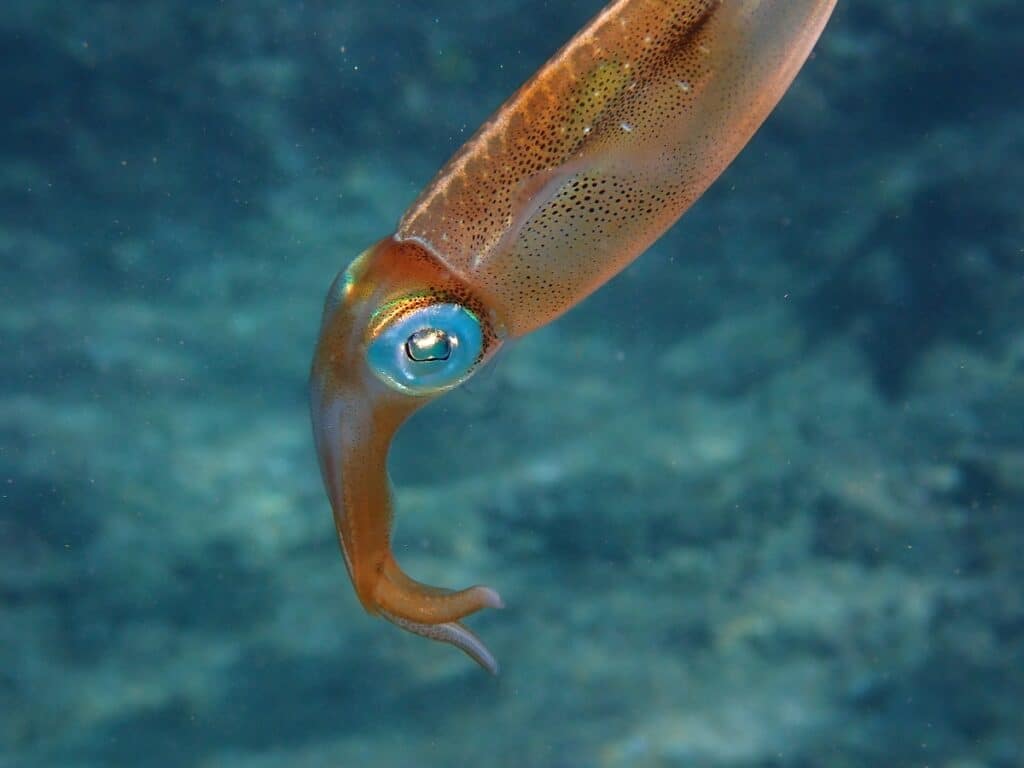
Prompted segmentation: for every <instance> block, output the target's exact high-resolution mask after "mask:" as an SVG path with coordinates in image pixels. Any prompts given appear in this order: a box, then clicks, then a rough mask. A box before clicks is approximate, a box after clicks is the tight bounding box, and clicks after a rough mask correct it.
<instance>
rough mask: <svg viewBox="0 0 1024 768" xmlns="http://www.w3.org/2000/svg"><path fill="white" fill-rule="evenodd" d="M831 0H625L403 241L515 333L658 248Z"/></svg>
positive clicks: (490, 137)
mask: <svg viewBox="0 0 1024 768" xmlns="http://www.w3.org/2000/svg"><path fill="white" fill-rule="evenodd" d="M834 4H835V0H689V1H687V2H664V1H661V0H620V1H619V2H616V3H612V4H611V5H610V6H609V7H608V8H607V9H606V10H605V11H603V12H602V13H601V14H599V15H598V16H597V17H596V18H595V19H594V20H593V21H592V22H591V23H590V24H589V25H588V26H587V27H585V28H584V29H583V30H582V31H581V32H580V33H579V34H577V35H576V37H575V38H573V40H571V41H570V42H569V43H568V44H567V45H566V46H565V47H564V48H563V49H562V50H561V51H560V52H559V53H558V54H556V55H555V57H554V58H552V59H551V60H550V61H549V62H548V63H547V64H546V65H545V66H544V67H543V68H542V69H541V70H540V71H539V72H538V73H537V74H536V75H535V76H534V77H533V78H532V79H531V80H530V81H529V82H528V83H527V84H526V85H524V86H523V87H522V88H521V89H520V90H519V91H518V92H517V93H516V94H515V95H514V96H513V97H512V98H511V99H510V100H509V101H508V102H507V103H506V104H505V105H504V106H503V107H502V108H501V109H500V110H499V111H498V112H497V113H496V114H495V115H494V116H493V117H492V118H491V119H490V120H489V121H488V122H487V123H486V124H485V125H484V126H483V127H482V128H481V129H480V131H479V132H478V133H477V134H476V135H475V136H474V137H473V138H472V139H470V140H469V142H467V143H466V145H465V146H464V147H463V148H462V150H461V151H460V152H459V153H458V154H456V155H455V157H454V158H452V160H451V161H450V162H449V163H448V164H447V165H446V166H445V168H444V169H443V170H442V171H441V172H440V174H439V175H438V176H437V178H436V179H435V180H434V181H433V182H432V183H431V184H430V186H429V187H428V188H427V189H426V190H425V191H424V193H423V194H422V195H421V196H420V198H419V200H417V201H416V203H415V204H414V205H413V206H412V207H411V208H410V209H409V211H408V212H407V213H406V215H405V217H404V218H403V219H402V221H401V224H400V226H399V228H398V237H399V238H401V239H414V240H417V241H419V242H421V243H423V244H424V245H425V246H426V247H428V248H429V249H430V250H432V251H433V252H435V253H436V254H437V255H438V256H439V257H440V258H441V260H442V261H444V263H446V264H447V265H448V266H449V267H450V268H451V269H452V270H453V271H454V272H456V273H458V274H460V275H462V276H463V277H464V278H465V279H466V280H467V281H468V282H469V283H471V284H472V285H474V286H476V287H477V288H478V289H479V290H481V291H484V292H486V293H487V294H488V295H489V297H490V299H491V301H492V302H493V303H494V305H495V307H496V308H497V310H498V312H499V313H500V314H501V315H502V316H503V317H504V319H505V322H506V324H507V326H508V329H509V331H510V332H511V334H512V335H514V336H519V335H522V334H524V333H528V332H529V331H531V330H534V329H535V328H537V327H539V326H542V325H544V324H545V323H548V322H550V321H551V320H552V319H554V318H555V317H557V316H558V315H560V314H562V313H563V312H565V311H566V310H567V309H569V308H570V307H571V306H573V305H574V304H576V303H577V302H578V301H580V300H581V299H583V298H585V297H586V296H587V295H589V294H590V293H591V292H592V291H594V290H595V289H596V288H598V287H599V286H600V285H602V284H603V283H604V282H605V281H607V280H608V279H609V278H610V277H612V276H613V275H615V274H616V273H617V272H619V271H620V270H621V269H623V267H625V266H626V265H627V264H629V263H630V262H631V261H632V260H633V259H635V258H636V257H637V256H638V255H639V254H640V253H642V252H643V251H644V250H645V249H646V248H647V247H648V246H649V245H650V244H651V243H652V242H654V241H655V240H656V239H657V238H658V237H659V236H660V235H661V234H662V233H663V232H664V231H665V230H666V229H667V228H668V227H669V226H670V225H671V224H672V223H673V222H674V221H675V220H676V219H677V218H679V216H680V215H681V214H682V213H683V212H684V211H685V210H686V209H687V208H688V207H689V206H690V205H691V204H692V203H693V202H694V201H695V200H696V199H697V198H698V197H699V196H700V195H701V193H703V192H704V190H705V189H706V188H707V187H708V185H709V184H710V183H711V182H712V181H714V179H715V178H716V177H717V176H718V175H719V174H720V173H721V172H722V170H723V169H724V168H725V167H726V165H728V164H729V163H730V162H731V161H732V159H733V158H734V157H735V156H736V154H737V153H738V152H739V151H740V149H742V147H743V145H744V144H746V143H747V141H748V140H749V139H750V137H751V136H752V135H753V134H754V132H755V131H756V130H757V128H758V127H759V126H760V125H761V123H762V122H763V121H764V119H765V118H766V117H767V116H768V113H769V112H770V111H771V109H772V108H773V107H774V106H775V104H776V103H777V102H778V100H779V99H780V98H781V97H782V94H783V93H784V92H785V90H786V89H787V88H788V87H789V84H790V83H791V82H792V80H793V78H794V77H795V76H796V73H797V71H798V70H799V68H800V66H801V65H802V64H803V62H804V60H805V59H806V58H807V55H808V53H809V52H810V49H811V47H812V46H813V44H814V42H815V41H816V40H817V39H818V36H819V34H820V33H821V30H822V28H823V27H824V25H825V22H826V21H827V20H828V17H829V15H830V14H831V12H832V8H833V6H834Z"/></svg>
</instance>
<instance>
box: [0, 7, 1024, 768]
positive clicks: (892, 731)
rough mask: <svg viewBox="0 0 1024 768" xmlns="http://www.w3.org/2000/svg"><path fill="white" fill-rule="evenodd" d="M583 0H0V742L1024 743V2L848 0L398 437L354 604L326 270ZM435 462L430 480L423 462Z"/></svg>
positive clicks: (1011, 746)
mask: <svg viewBox="0 0 1024 768" xmlns="http://www.w3.org/2000/svg"><path fill="white" fill-rule="evenodd" d="M599 6H600V1H599V0H597V1H589V0H588V1H587V2H584V1H583V0H574V1H572V2H558V3H548V2H540V0H494V1H493V2H489V3H478V2H472V1H471V0H448V1H447V2H440V1H438V2H429V3H428V2H423V3H417V4H411V3H408V4H399V3H370V2H366V0H363V2H356V1H355V0H350V1H348V2H343V1H340V0H339V1H337V2H335V1H333V0H332V1H331V2H327V1H326V0H325V1H323V2H307V3H281V2H270V0H247V1H246V2H242V0H232V1H229V2H219V3H213V2H199V3H177V2H171V0H145V1H143V2H135V3H127V2H111V1H101V0H97V2H93V3H88V4H86V3H69V2H62V1H59V0H23V1H22V2H18V3H9V4H8V5H7V6H6V7H5V8H4V9H3V10H2V11H0V61H2V62H3V72H4V74H3V94H4V99H3V101H4V107H5V108H4V113H5V116H4V119H3V120H2V121H0V263H2V271H0V372H2V375H0V766H3V767H4V768H7V767H8V766H11V767H12V768H13V767H15V766H17V767H18V768H21V767H22V766H90V767H91V766H113V765H116V766H122V765H123V766H160V767H161V768H162V767H164V766H175V767H177V766H258V767H261V768H262V767H264V766H267V767H269V766H290V767H294V766H298V767H302V766H338V767H340V768H348V767H349V766H367V767H368V768H370V767H373V768H377V767H384V766H401V767H405V766H422V767H428V766H463V765H465V766H469V765H474V766H495V767H496V768H502V767H505V766H507V767H509V768H513V767H514V768H520V767H521V766H543V767H547V766H551V767H558V768H575V767H576V766H640V767H642V768H647V767H649V766H650V767H654V766H657V767H658V768H661V767H663V766H672V767H673V768H675V767H676V766H687V767H690V766H693V767H696V768H702V767H704V766H707V767H710V768H741V767H742V768H755V767H756V768H818V767H819V766H829V767H831V766H835V767H841V768H852V767H853V766H857V767H860V766H865V767H868V766H870V767H872V768H874V767H876V766H884V767H885V768H903V767H904V766H906V767H907V768H910V767H911V766H913V767H915V768H917V767H920V768H924V767H925V766H928V767H929V768H1019V767H1020V766H1024V736H1022V734H1024V710H1022V708H1021V706H1020V702H1021V701H1022V700H1024V557H1022V553H1024V517H1022V512H1024V231H1022V230H1024V227H1022V216H1021V211H1022V210H1024V183H1022V179H1024V176H1022V174H1021V168H1022V167H1024V98H1022V90H1021V88H1020V83H1019V78H1018V77H1017V76H1016V74H1014V73H1015V72H1016V70H1017V69H1018V66H1019V58H1020V44H1021V39H1022V37H1021V34H1022V33H1021V30H1022V29H1024V7H1022V6H1021V5H1020V4H1019V3H1016V2H1013V0H984V1H982V0H975V2H971V3H964V2H961V1H960V0H956V1H954V0H934V2H928V3H923V2H916V1H915V0H902V1H899V0H897V2H892V1H891V0H857V2H846V1H844V0H840V7H839V9H838V10H837V12H836V14H835V17H834V18H833V20H832V22H831V23H830V25H829V28H828V29H827V30H826V32H825V35H824V37H823V39H822V41H821V43H820V45H819V46H818V49H817V53H816V55H815V57H814V58H813V59H812V60H811V61H810V62H809V64H808V65H807V67H806V68H805V70H804V71H803V73H802V74H801V76H800V78H799V79H798V81H797V83H796V84H795V86H794V87H793V89H792V90H791V92H790V93H789V94H788V95H787V97H786V99H785V100H784V101H783V103H782V104H781V105H780V107H779V109H778V110H777V111H776V112H775V113H774V114H773V116H772V118H771V119H770V120H769V122H768V123H767V124H766V125H765V127H764V129H763V130H762V131H761V132H760V133H759V134H758V135H757V137H756V138H755V139H754V141H753V142H752V143H751V144H750V145H749V146H748V148H747V149H746V150H745V152H744V153H743V154H742V155H741V156H740V158H739V159H738V160H737V161H736V163H735V164H734V165H733V166H732V167H731V168H730V169H729V170H728V171H727V172H726V174H725V176H724V177H723V178H722V179H721V180H720V181H719V182H718V183H717V184H716V185H715V186H714V187H713V188H712V190H711V191H710V192H709V193H708V194H707V195H706V196H705V197H704V199H703V200H702V201H701V202H700V203H699V204H698V205H697V206H696V207H695V208H694V209H693V210H692V211H691V212H690V213H689V214H687V216H686V217H685V218H684V219H683V221H682V222H681V223H680V224H679V225H677V226H676V227H675V228H674V229H673V230H672V231H671V232H670V233H669V234H668V235H667V236H666V237H665V238H663V239H662V240H661V241H659V242H658V244H657V245H656V246H655V247H653V248H652V249H651V250H650V252H648V253H647V254H646V255H645V256H644V257H642V258H641V259H640V260H639V261H637V262H636V263H635V264H634V265H633V266H632V267H630V268H629V269H628V270H627V271H626V272H625V273H624V274H622V275H621V276H620V277H618V278H617V279H615V280H614V281H612V282H611V283H609V284H608V285H607V286H605V287H604V288H603V289H602V290H601V291H600V292H598V294H596V295H595V296H594V297H592V298H591V299H589V300H588V301H587V302H585V303H584V304H582V305H581V306H580V307H578V308H577V309H575V310H573V311H572V312H571V313H570V314H569V315H567V316H566V317H564V318H563V319H561V320H559V321H558V322H556V323H555V324H553V325H550V326H548V327H546V328H544V329H542V330H540V331H538V332H537V333H536V334H534V335H532V336H530V337H528V338H526V339H524V340H522V341H520V342H518V343H516V344H514V345H512V346H511V348H510V349H507V350H505V351H504V352H503V354H502V355H501V357H500V359H499V360H497V362H496V365H495V366H494V367H493V370H491V371H489V372H488V373H485V374H484V375H482V376H481V377H479V378H477V379H474V380H472V381H471V382H470V383H469V384H468V385H467V386H466V387H465V388H463V389H462V390H459V391H457V392H455V393H453V394H451V395H449V396H447V397H445V398H444V399H443V400H441V401H439V402H437V403H435V404H433V405H432V406H431V407H430V408H428V409H427V410H425V411H424V412H422V413H421V414H418V415H417V416H416V417H415V418H414V420H413V422H412V423H410V424H409V425H408V426H407V427H406V428H405V429H404V430H403V431H402V433H401V434H400V435H399V439H398V440H397V442H396V444H395V448H394V451H393V455H392V463H391V471H392V475H393V478H394V480H395V483H396V487H397V489H398V497H397V509H398V529H397V540H396V549H397V552H398V555H399V557H400V559H401V561H402V563H403V565H404V566H405V567H406V568H407V569H408V570H409V571H410V572H411V573H413V574H415V575H416V576H417V577H419V578H422V579H423V580H425V581H427V582H429V583H433V584H444V585H451V586H463V585H467V584H471V583H475V582H477V581H482V582H484V583H488V584H493V585H494V586H495V587H497V588H499V589H500V590H501V592H502V595H503V597H504V598H505V601H506V603H507V604H508V607H507V608H506V609H505V610H504V611H501V612H489V613H488V614H486V615H481V616H480V617H479V618H474V619H471V622H470V623H472V625H473V627H474V628H475V629H477V630H479V632H480V633H481V635H482V636H484V637H485V638H486V640H487V642H488V644H489V645H490V646H491V648H492V649H493V650H494V651H495V653H496V655H497V656H498V658H499V659H500V660H501V662H502V667H503V669H502V674H501V676H500V677H498V678H497V679H493V678H490V677H488V676H487V675H486V674H484V673H482V672H481V671H480V670H479V669H477V668H476V667H475V666H474V665H473V664H472V663H471V662H469V661H468V660H466V659H465V657H463V656H462V655H461V654H458V653H457V652H455V651H453V650H452V649H450V648H446V647H443V646H440V645H436V644H433V643H428V642H426V641H424V640H421V639H419V638H415V637H413V636H411V635H407V634H405V633H402V632H399V631H398V630H396V629H395V628H393V627H392V626H390V625H388V624H386V623H384V622H381V621H377V620H374V619H372V618H370V617H369V616H367V615H366V614H365V613H364V612H363V611H362V609H361V608H360V606H359V604H358V602H357V600H356V598H355V596H354V594H353V592H352V589H351V586H350V584H349V581H348V577H347V575H346V572H345V568H344V564H343V562H342V559H341V556H340V554H339V552H338V547H337V542H336V538H335V533H334V529H333V524H332V521H331V515H330V510H329V508H328V505H327V501H326V499H325V498H324V493H323V489H322V486H321V481H320V478H319V475H318V471H317V466H316V457H315V455H314V451H313V447H312V440H311V437H310V430H309V423H308V405H307V399H306V398H307V393H306V377H307V373H308V366H309V359H310V355H311V353H312V348H313V345H314V342H315V339H316V334H317V331H318V323H319V318H320V309H321V303H322V300H323V296H324V293H325V291H326V289H327V287H328V285H329V284H330V281H331V280H332V279H333V277H334V274H335V273H336V272H337V271H338V269H339V268H341V267H343V266H344V265H345V264H346V263H347V261H348V260H349V259H351V258H352V257H353V256H354V255H355V254H357V253H358V252H359V251H361V250H362V249H363V248H365V247H366V246H367V245H369V244H371V243H372V242H374V241H375V240H376V239H378V238H379V237H381V236H383V235H385V234H387V233H389V232H390V231H392V230H393V228H394V226H395V222H396V221H397V219H398V217H399V216H400V215H401V213H402V211H403V210H404V209H405V208H406V207H407V206H408V205H409V204H410V203H411V202H412V200H413V199H414V197H415V195H416V193H417V192H418V191H419V189H421V188H422V186H423V185H424V184H425V183H426V182H427V181H428V180H429V179H430V177H431V176H432V175H433V173H434V172H435V171H436V170H437V168H438V167H439V166H440V165H441V164H442V163H443V162H444V160H445V159H447V157H448V156H449V155H450V154H451V153H452V152H453V151H454V150H455V149H456V148H457V147H458V146H459V145H460V144H461V143H462V141H464V140H465V139H466V138H467V137H468V135H469V134H470V133H471V132H472V131H473V130H474V129H475V128H476V127H477V126H478V125H479V124H480V123H481V122H482V121H483V120H484V119H485V118H486V117H487V115H488V114H489V113H490V112H491V111H492V110H493V109H494V108H495V107H496V106H497V105H498V104H500V103H501V101H502V100H503V99H504V98H505V97H506V96H507V95H508V94H509V93H510V92H511V91H512V90H513V89H514V88H515V87H516V86H517V85H518V84H519V83H521V82H522V81H523V80H524V79H525V78H526V77H528V76H529V75H530V74H531V73H532V72H533V71H534V70H535V69H536V68H537V66H539V65H540V64H541V63H542V62H543V61H544V60H545V59H546V58H547V57H548V56H549V55H550V54H551V53H552V52H553V51H554V50H555V49H556V48H557V47H558V46H559V45H560V44H561V43H562V42H563V41H564V40H565V39H567V38H568V37H569V36H570V35H571V34H572V33H573V32H574V31H575V30H576V29H577V28H579V27H580V26H581V25H582V24H583V23H584V22H585V20H586V19H587V18H589V16H591V15H592V14H593V13H594V12H595V11H596V10H597V9H598V8H599ZM439 468H441V469H440V470H439Z"/></svg>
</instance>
